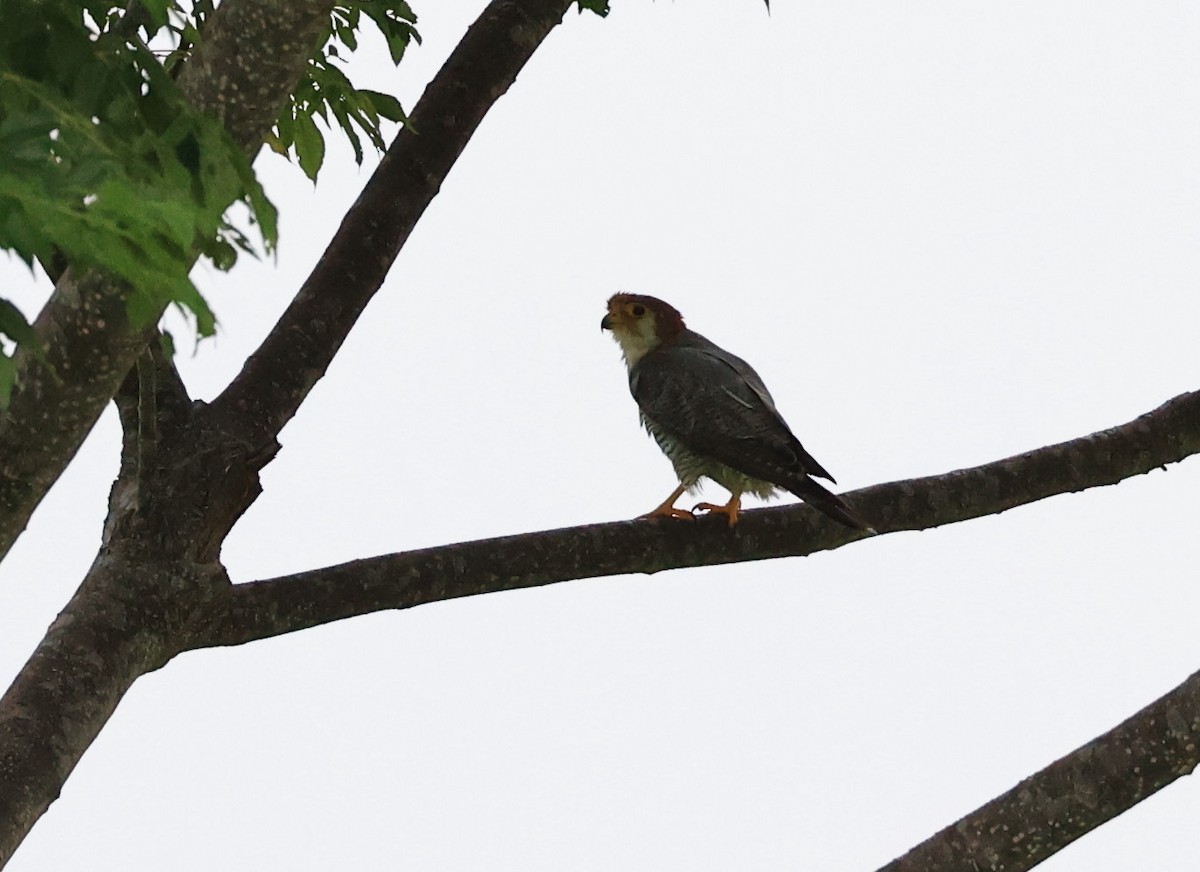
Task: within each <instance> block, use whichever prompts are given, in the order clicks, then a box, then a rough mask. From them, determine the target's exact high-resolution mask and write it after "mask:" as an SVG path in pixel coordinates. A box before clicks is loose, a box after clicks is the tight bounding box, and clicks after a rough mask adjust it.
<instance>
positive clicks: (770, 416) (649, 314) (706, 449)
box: [600, 293, 874, 532]
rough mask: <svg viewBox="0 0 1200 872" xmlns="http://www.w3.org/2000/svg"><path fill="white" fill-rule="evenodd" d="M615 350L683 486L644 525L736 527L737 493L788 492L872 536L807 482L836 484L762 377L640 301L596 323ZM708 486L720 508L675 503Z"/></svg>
mask: <svg viewBox="0 0 1200 872" xmlns="http://www.w3.org/2000/svg"><path fill="white" fill-rule="evenodd" d="M600 327H601V329H602V330H608V331H611V333H612V336H613V339H615V340H616V342H617V344H618V345H619V346H620V347H621V355H622V356H623V357H624V358H625V366H626V367H627V368H628V370H629V391H630V393H632V394H633V398H634V400H636V401H637V404H638V410H639V412H640V414H641V419H642V426H644V427H645V428H646V430H647V432H649V434H650V435H651V436H653V437H654V441H655V442H657V443H658V447H659V448H661V449H662V451H663V453H664V454H666V455H667V458H668V459H669V460H670V461H671V465H672V466H674V467H675V475H676V476H677V477H678V478H679V487H677V488H675V490H674V491H672V492H671V495H670V496H669V497H667V498H666V499H665V500H664V501H663V503H662V505H660V506H658V508H656V509H654V510H653V511H651V512H649V513H648V514H646V515H642V517H643V518H692V517H695V515H694V514H693V513H694V512H696V511H708V512H711V513H716V514H722V515H724V516H725V517H726V519H727V520H728V522H729V526H731V527H732V526H733V525H734V524H736V523H737V521H738V514H739V512H740V511H741V500H742V495H743V494H747V493H748V494H753V495H754V496H756V497H764V498H765V497H769V496H772V495H773V494H775V493H777V492H778V491H779V490H781V489H782V490H786V491H790V492H791V493H793V494H795V495H796V496H798V497H799V498H800V499H802V500H804V501H805V502H806V503H808V504H809V505H810V506H812V507H813V508H815V509H818V510H819V511H821V512H824V513H825V514H826V515H828V516H829V517H831V518H833V519H835V520H837V521H840V522H841V523H843V524H845V525H846V526H848V527H853V528H855V529H857V530H867V531H870V532H874V530H873V529H872V528H871V527H870V526H869V525H868V524H867V523H865V522H864V521H863V520H862V519H861V518H859V517H858V516H857V515H856V514H855V513H854V511H853V510H852V509H851V508H850V507H849V506H848V505H846V503H845V502H844V501H843V500H842V499H841V498H840V497H839V496H837V495H836V494H834V493H831V492H830V491H828V490H826V489H825V488H824V487H822V486H821V485H820V484H818V483H817V482H815V481H814V480H813V478H814V477H819V478H824V479H827V480H828V481H831V482H832V481H833V480H834V479H833V476H832V475H830V474H829V473H828V472H826V471H825V469H824V467H822V466H821V464H819V463H817V461H816V460H814V459H813V456H812V455H811V454H809V453H808V452H807V451H805V450H804V446H803V445H801V444H800V440H799V439H797V438H796V437H795V435H794V434H793V433H792V431H791V429H790V428H789V427H788V425H787V424H786V423H785V422H784V420H783V417H782V416H781V415H780V414H779V412H778V410H776V408H775V401H774V400H773V399H772V398H771V394H770V392H768V391H767V387H766V385H764V384H763V381H762V379H761V378H759V376H758V373H756V372H755V371H754V369H753V368H752V367H751V366H750V364H748V363H746V361H744V360H742V359H741V358H740V357H737V356H735V355H733V354H730V353H729V352H728V351H726V350H725V349H723V348H721V347H720V346H718V345H714V344H713V343H712V342H709V341H708V340H707V339H705V338H704V337H703V336H701V335H700V334H699V333H696V332H694V331H692V330H689V329H688V328H687V325H685V324H684V322H683V316H682V315H680V314H679V312H678V310H676V309H675V307H673V306H671V305H670V304H669V303H665V302H663V301H662V300H660V299H658V298H656V297H648V296H644V295H642V294H623V293H622V294H614V295H613V296H612V297H611V298H610V299H609V301H608V313H607V314H606V315H605V316H604V319H603V320H602V321H601V322H600ZM703 478H709V479H712V480H713V481H715V482H716V483H717V484H719V485H721V487H723V488H725V489H726V490H728V491H729V493H730V497H729V502H727V503H726V504H725V505H723V506H719V505H715V504H713V503H699V504H698V505H696V507H695V508H693V509H692V511H690V512H689V511H687V510H685V509H678V508H676V507H675V501H676V500H678V499H679V497H680V496H682V495H683V493H684V492H685V491H687V492H691V491H694V490H696V489H697V487H699V484H700V480H701V479H703Z"/></svg>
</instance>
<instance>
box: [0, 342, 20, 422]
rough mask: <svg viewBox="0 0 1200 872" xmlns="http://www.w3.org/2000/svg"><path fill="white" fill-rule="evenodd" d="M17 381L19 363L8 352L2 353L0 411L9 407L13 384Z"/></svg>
mask: <svg viewBox="0 0 1200 872" xmlns="http://www.w3.org/2000/svg"><path fill="white" fill-rule="evenodd" d="M16 381H17V365H16V364H15V363H14V362H13V359H12V358H11V357H9V356H8V355H7V354H0V412H3V411H4V410H5V409H7V408H8V398H9V397H10V396H12V389H13V385H14V384H16Z"/></svg>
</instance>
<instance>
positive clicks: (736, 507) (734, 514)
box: [692, 494, 742, 527]
mask: <svg viewBox="0 0 1200 872" xmlns="http://www.w3.org/2000/svg"><path fill="white" fill-rule="evenodd" d="M741 508H742V498H741V495H740V494H734V495H733V496H732V497H730V498H729V502H727V503H726V504H725V505H723V506H718V505H717V504H716V503H696V505H695V506H693V507H692V511H693V512H699V511H705V512H708V513H709V514H711V515H724V516H725V520H726V521H728V522H729V526H730V527H732V526H734V525H735V524H737V522H738V513H739V512H740V511H741Z"/></svg>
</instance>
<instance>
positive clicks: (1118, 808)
mask: <svg viewBox="0 0 1200 872" xmlns="http://www.w3.org/2000/svg"><path fill="white" fill-rule="evenodd" d="M1197 747H1200V672H1198V673H1196V674H1194V675H1192V677H1191V678H1189V679H1188V680H1187V681H1185V682H1184V683H1183V684H1181V685H1180V686H1179V687H1177V688H1175V689H1174V690H1173V691H1171V692H1170V693H1168V694H1167V695H1166V696H1163V697H1161V698H1160V699H1158V700H1156V701H1155V702H1153V703H1151V704H1150V705H1148V706H1146V708H1144V709H1142V710H1141V711H1140V712H1138V713H1137V714H1135V715H1134V716H1133V717H1131V718H1129V719H1128V720H1127V721H1125V722H1124V723H1122V724H1120V725H1119V726H1117V727H1115V728H1114V729H1112V730H1110V731H1109V732H1107V733H1105V734H1104V735H1103V736H1100V737H1099V738H1096V739H1093V740H1092V741H1091V742H1088V743H1087V744H1086V745H1084V746H1083V747H1081V748H1078V749H1076V750H1075V751H1073V752H1071V753H1070V754H1068V755H1067V756H1066V757H1063V758H1062V759H1061V760H1057V761H1055V762H1054V763H1051V764H1050V765H1049V766H1047V767H1046V768H1045V769H1043V770H1041V771H1040V772H1038V773H1036V774H1035V775H1031V776H1030V777H1029V778H1026V779H1025V780H1024V781H1022V782H1021V783H1020V784H1018V785H1017V786H1016V787H1014V788H1013V789H1012V790H1010V791H1008V792H1007V793H1004V794H1002V795H1000V796H998V797H996V798H995V799H993V800H992V801H991V802H989V803H988V804H987V805H985V806H983V807H982V808H979V809H977V810H976V811H974V812H972V813H971V814H969V815H967V816H966V817H964V818H963V819H962V820H960V821H957V822H956V823H953V824H951V825H950V826H948V827H946V828H945V829H944V830H942V831H941V832H939V833H938V834H937V835H935V836H933V837H932V838H930V839H929V840H928V841H926V842H923V843H921V844H920V845H917V846H916V847H915V848H913V849H912V850H911V851H909V852H908V853H907V854H905V855H904V856H903V857H900V858H899V859H897V860H894V861H892V862H891V863H888V864H887V865H886V866H884V867H883V868H882V869H880V870H879V872H982V870H994V872H1001V870H1003V872H1024V870H1026V869H1032V868H1033V867H1034V866H1036V865H1037V864H1038V863H1041V862H1042V861H1043V860H1045V859H1046V858H1047V857H1050V856H1051V855H1053V854H1055V853H1057V852H1058V851H1061V850H1062V849H1063V848H1065V847H1066V846H1067V845H1069V844H1070V843H1071V842H1073V841H1075V840H1076V839H1078V838H1079V837H1080V836H1082V835H1084V834H1086V833H1088V832H1090V831H1092V830H1094V829H1096V827H1098V826H1100V825H1101V824H1103V823H1105V822H1107V821H1109V820H1112V819H1113V818H1115V817H1116V816H1117V815H1119V814H1120V813H1121V812H1123V811H1126V810H1127V809H1130V808H1132V807H1133V806H1135V805H1137V804H1138V803H1139V802H1141V801H1142V800H1143V799H1145V798H1147V797H1148V796H1151V795H1152V794H1154V793H1156V792H1158V791H1159V790H1161V789H1162V788H1164V787H1166V786H1167V785H1168V784H1170V783H1171V782H1173V781H1174V780H1175V779H1177V778H1181V777H1183V776H1184V775H1190V774H1191V772H1192V770H1193V769H1195V768H1196V764H1197V762H1200V754H1198V753H1197Z"/></svg>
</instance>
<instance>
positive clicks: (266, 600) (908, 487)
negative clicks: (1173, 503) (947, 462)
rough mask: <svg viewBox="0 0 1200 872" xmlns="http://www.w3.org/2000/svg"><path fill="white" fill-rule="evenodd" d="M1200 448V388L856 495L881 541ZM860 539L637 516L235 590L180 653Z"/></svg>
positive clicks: (771, 519)
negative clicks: (417, 609)
mask: <svg viewBox="0 0 1200 872" xmlns="http://www.w3.org/2000/svg"><path fill="white" fill-rule="evenodd" d="M1196 453H1200V392H1193V393H1188V394H1182V395H1181V396H1178V397H1176V398H1175V399H1173V400H1171V401H1169V402H1167V403H1165V404H1164V405H1162V406H1160V407H1159V408H1157V409H1155V410H1154V411H1152V412H1149V413H1148V414H1145V415H1142V416H1141V417H1139V418H1137V419H1135V420H1133V421H1130V422H1129V423H1127V424H1123V425H1121V426H1119V427H1114V428H1112V429H1109V430H1102V431H1100V432H1099V433H1093V434H1091V435H1089V436H1083V437H1081V438H1079V439H1073V440H1071V441H1069V442H1063V443H1060V444H1058V445H1050V446H1047V447H1045V448H1039V449H1037V450H1035V451H1029V452H1026V453H1025V454H1021V455H1018V456H1016V457H1010V458H1007V459H1005V460H998V461H995V462H993V463H988V464H985V465H983V466H977V467H974V468H973V469H963V470H958V471H956V472H949V473H946V474H945V475H939V476H930V477H927V478H919V479H910V480H908V481H899V482H892V483H890V484H882V485H876V486H874V487H869V488H864V489H862V490H858V491H854V492H852V493H849V494H844V495H843V496H844V497H846V498H847V501H848V502H850V503H851V504H852V505H853V507H854V510H855V512H856V513H857V514H859V515H860V516H862V517H864V518H867V519H868V520H870V521H872V522H874V524H875V527H876V528H877V529H878V530H879V531H880V532H881V533H890V532H896V531H900V530H924V529H929V528H931V527H938V526H941V525H943V524H951V523H955V522H958V521H965V520H967V519H969V518H977V517H981V516H984V515H992V514H996V513H999V512H1003V511H1006V510H1007V509H1011V508H1014V507H1016V506H1019V505H1024V504H1026V503H1031V502H1035V501H1037V500H1041V499H1045V498H1046V497H1050V496H1054V495H1056V494H1062V493H1072V492H1075V491H1081V490H1085V489H1087V488H1090V487H1097V486H1100V485H1109V484H1116V483H1117V482H1119V481H1122V480H1124V479H1126V478H1129V477H1131V476H1134V475H1140V474H1142V473H1146V472H1149V471H1151V470H1153V469H1156V468H1158V467H1165V466H1166V465H1167V464H1169V463H1178V462H1179V461H1181V460H1183V459H1184V458H1185V457H1188V456H1190V455H1192V454H1196ZM861 538H863V534H861V533H859V532H857V531H852V530H849V529H847V528H846V527H843V526H841V525H839V524H836V523H833V522H831V521H828V520H827V519H825V518H823V516H821V515H819V514H818V513H817V512H815V511H814V510H812V509H810V508H808V507H807V506H790V507H783V508H774V509H762V510H759V511H752V512H747V513H746V514H745V515H744V516H743V520H742V521H741V522H740V523H739V524H738V526H737V527H736V528H735V529H734V530H733V531H729V530H728V529H727V528H726V527H725V526H724V523H723V521H721V520H720V519H715V518H714V519H699V520H698V521H697V522H696V523H695V524H690V523H684V522H671V521H654V522H644V521H624V522H619V523H610V524H596V525H593V526H587V527H575V528H570V529H563V530H550V531H546V532H541V533H529V534H525V535H519V536H508V537H504V538H500V539H487V540H482V541H477V542H464V543H461V544H457V545H447V546H442V547H438V548H429V549H425V550H421V551H412V552H407V553H402V554H390V555H385V556H382V557H374V558H369V559H365V560H356V561H353V562H351V563H345V564H342V565H340V566H332V567H327V568H324V569H316V570H312V571H309V572H304V573H300V574H297V575H290V576H285V577H282V578H276V579H269V580H265V581H255V582H250V583H248V584H241V585H236V586H234V587H232V588H231V589H230V590H229V592H228V599H227V600H225V601H223V602H217V603H215V604H214V608H215V609H216V611H215V612H210V613H209V614H208V615H207V616H206V617H205V618H204V619H202V620H201V621H200V622H199V623H198V624H197V625H195V626H194V627H193V628H192V630H191V631H189V633H190V636H191V638H189V639H187V640H183V641H181V648H204V647H210V646H216V645H240V644H243V643H246V642H251V641H254V640H256V639H263V638H267V637H270V636H277V635H280V634H282V633H290V632H293V631H295V630H300V629H304V628H306V627H312V626H316V625H319V624H324V623H328V622H330V621H336V620H341V619H343V618H348V617H352V616H354V615H360V614H366V613H368V612H375V611H380V610H383V609H403V608H411V607H412V606H416V605H421V604H423V603H429V602H437V601H439V600H446V599H453V598H456V597H463V596H473V595H476V594H481V593H492V592H496V591H502V590H515V589H519V588H525V587H535V586H538V585H544V584H553V583H555V582H560V581H568V580H572V579H579V578H596V577H600V576H607V575H621V574H625V573H632V572H646V573H650V572H658V571H660V570H664V569H677V568H681V567H687V566H707V565H716V564H723V563H737V562H742V561H749V560H766V559H770V558H774V557H790V556H804V555H808V554H813V553H815V552H817V551H825V550H830V549H833V548H840V547H841V546H843V545H845V544H847V543H849V542H853V541H855V540H857V539H861Z"/></svg>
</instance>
